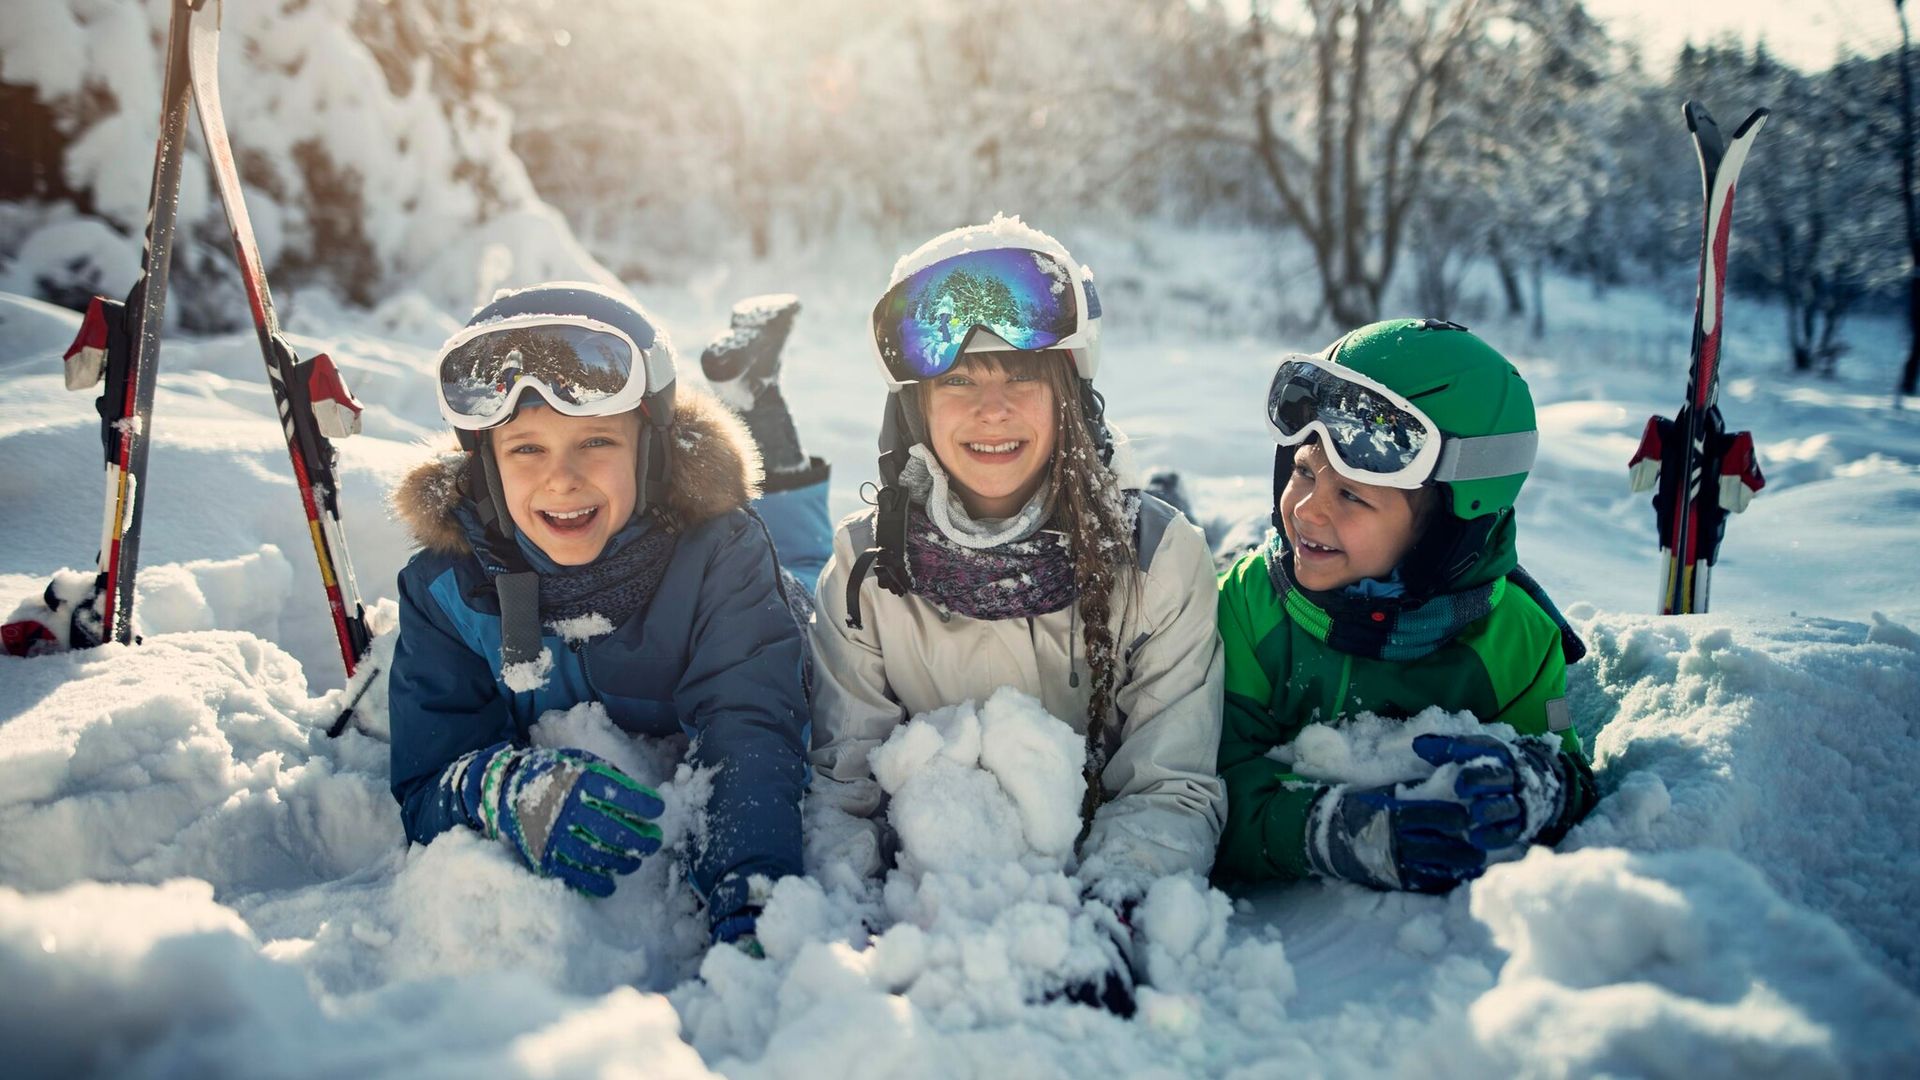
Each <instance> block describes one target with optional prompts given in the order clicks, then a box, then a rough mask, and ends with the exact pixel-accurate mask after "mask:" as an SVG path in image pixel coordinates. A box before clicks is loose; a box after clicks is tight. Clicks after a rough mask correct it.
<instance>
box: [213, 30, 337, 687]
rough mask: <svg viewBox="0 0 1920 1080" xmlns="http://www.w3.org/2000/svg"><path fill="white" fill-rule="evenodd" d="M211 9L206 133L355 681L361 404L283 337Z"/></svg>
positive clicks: (322, 361) (324, 362)
mask: <svg viewBox="0 0 1920 1080" xmlns="http://www.w3.org/2000/svg"><path fill="white" fill-rule="evenodd" d="M206 6H207V7H208V8H210V9H211V10H210V11H202V12H201V13H200V14H199V15H198V16H197V17H195V18H194V19H193V20H192V23H191V34H190V37H191V42H190V45H189V47H188V70H189V73H190V77H191V80H192V84H193V105H194V111H195V112H197V113H199V115H200V131H201V134H202V135H204V136H205V138H206V143H207V153H208V156H209V157H210V158H212V162H213V176H214V184H215V186H216V187H217V188H218V189H219V191H220V202H221V204H222V205H223V206H224V207H225V208H226V211H227V227H228V229H229V230H230V231H231V232H232V234H233V254H234V258H235V259H236V260H237V261H238V262H239V264H240V279H241V281H242V283H244V284H245V286H246V289H247V303H248V306H249V307H251V308H252V309H253V326H254V330H255V331H256V332H257V333H258V334H259V337H260V352H261V354H262V355H263V356H264V357H265V358H266V362H267V382H268V384H269V385H271V386H272V387H273V401H274V404H275V405H276V406H277V407H278V408H279V410H280V427H281V430H282V431H283V433H284V434H285V435H286V439H287V453H288V456H289V457H291V458H292V459H293V478H294V482H295V483H296V484H298V485H299V488H300V502H301V505H302V506H303V507H304V508H305V510H306V513H307V526H308V531H309V532H310V533H311V534H312V537H313V553H314V556H315V558H317V559H318V560H319V563H320V582H321V585H322V586H324V588H325V589H326V594H327V606H328V607H329V608H330V609H331V611H332V614H333V627H334V635H335V637H336V638H337V639H338V640H339V643H340V659H341V662H342V663H344V664H345V665H346V669H347V677H348V678H352V677H353V674H354V670H355V668H357V667H358V666H359V663H360V658H361V657H362V656H364V655H365V654H366V651H367V641H368V634H367V623H366V610H365V608H364V607H363V606H362V604H361V602H360V588H359V585H358V584H357V583H356V582H355V581H354V577H353V565H352V563H351V562H349V561H348V559H347V540H346V534H345V533H344V532H343V531H342V530H341V528H340V504H339V495H340V484H339V480H338V478H337V477H336V476H335V473H334V468H335V466H336V464H337V463H338V461H339V454H338V452H337V451H335V449H334V447H333V443H332V442H331V441H330V440H329V436H332V437H334V438H340V437H344V436H346V435H351V434H353V433H354V432H357V431H359V430H360V403H359V402H357V401H355V400H354V399H353V397H352V395H350V394H348V393H347V389H346V386H345V385H344V384H343V383H342V382H341V381H340V374H339V372H338V371H337V370H336V369H335V367H334V364H333V361H332V360H331V359H329V358H328V357H327V355H326V354H325V353H321V354H319V355H317V356H315V357H314V358H313V359H311V360H307V361H301V360H300V359H299V358H298V357H297V356H296V355H295V354H294V351H293V347H292V346H291V345H290V344H288V342H287V339H286V337H285V336H284V335H282V334H281V332H280V322H279V319H278V318H277V317H275V315H274V312H273V296H272V294H271V293H270V292H269V291H268V290H267V277H266V272H265V270H264V268H263V267H262V266H261V263H260V248H259V245H258V244H257V243H256V242H255V240H254V236H253V222H252V220H251V219H250V218H249V217H248V216H247V204H246V201H245V200H244V199H243V198H242V196H241V192H240V172H239V170H238V169H237V168H236V167H235V165H234V161H233V146H232V144H231V143H230V142H229V141H228V139H227V122H226V117H225V114H224V113H223V112H222V110H221V108H220V62H219V61H220V13H221V6H220V0H207V5H206Z"/></svg>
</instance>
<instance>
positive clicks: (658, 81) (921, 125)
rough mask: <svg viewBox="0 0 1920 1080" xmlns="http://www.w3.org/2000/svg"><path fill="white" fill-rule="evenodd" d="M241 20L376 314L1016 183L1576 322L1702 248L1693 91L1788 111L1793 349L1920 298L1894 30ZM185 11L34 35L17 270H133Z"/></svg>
mask: <svg viewBox="0 0 1920 1080" xmlns="http://www.w3.org/2000/svg"><path fill="white" fill-rule="evenodd" d="M226 19H227V26H226V35H225V36H226V39H227V41H226V45H225V48H226V50H227V52H226V54H225V55H224V56H223V78H224V79H225V80H226V81H227V82H228V83H229V89H228V90H227V95H228V97H229V99H230V101H229V106H228V109H229V114H230V119H229V122H230V125H231V127H232V133H233V137H234V140H235V143H236V145H237V146H238V148H239V154H240V164H241V168H242V173H243V177H244V179H245V181H246V183H247V192H248V199H249V205H250V206H252V207H254V217H255V219H256V223H261V224H262V227H261V232H262V234H263V236H262V243H263V247H264V248H265V249H266V256H267V258H268V260H269V271H270V272H271V273H272V274H273V275H274V281H275V282H276V284H277V285H278V286H280V287H281V288H282V289H283V290H296V289H306V288H312V287H315V286H320V287H324V288H326V289H328V290H330V291H332V292H334V293H335V294H336V295H337V296H338V297H339V298H340V299H341V300H343V301H345V302H348V303H352V304H357V305H363V306H368V307H376V306H378V305H380V304H381V303H383V302H386V301H388V300H390V299H391V298H393V297H394V296H397V295H401V294H404V293H407V292H409V291H418V292H421V293H423V294H424V295H426V296H428V297H429V298H431V299H432V300H434V301H435V302H436V303H438V304H440V305H441V306H443V307H446V308H449V309H452V310H453V311H454V313H456V314H459V313H461V311H460V309H461V308H462V307H463V305H464V303H465V302H466V301H467V300H468V299H469V298H470V297H471V295H472V294H473V292H474V291H475V290H482V291H483V289H484V287H485V286H486V284H487V281H488V279H489V278H488V274H486V273H484V272H483V273H480V274H479V275H478V280H477V281H476V280H475V274H474V273H473V272H472V271H471V269H470V267H471V265H473V264H482V265H484V264H485V263H486V258H487V252H488V248H487V246H486V244H485V239H486V237H487V236H488V235H490V234H491V235H505V234H513V235H524V233H525V232H527V231H528V230H538V229H541V228H547V227H549V226H550V227H551V228H552V229H553V230H554V231H555V232H558V233H565V232H566V231H567V228H568V227H569V226H570V228H571V232H572V234H573V237H577V239H578V241H579V242H580V244H581V245H582V246H583V247H584V252H575V251H574V250H572V247H571V244H572V239H571V238H563V239H561V240H557V241H555V245H556V250H555V251H554V252H553V254H552V255H551V257H549V258H547V259H545V260H544V261H543V265H542V267H541V268H540V269H543V270H547V271H549V272H551V273H562V272H567V271H568V270H569V268H570V267H572V266H573V265H574V264H575V263H582V262H586V263H590V262H592V261H594V260H597V262H598V263H599V264H601V265H604V266H605V267H607V268H608V269H609V270H611V271H612V272H613V273H614V274H615V275H617V276H619V277H620V278H622V279H624V280H627V281H629V282H633V283H636V284H645V283H648V282H654V281H663V280H684V279H685V278H686V277H687V276H689V275H692V274H697V273H699V272H701V271H703V270H704V269H706V268H708V267H711V266H714V265H716V264H725V263H729V262H740V261H744V260H752V259H766V258H773V257H778V256H782V255H792V254H793V253H796V252H808V251H813V250H818V249H822V248H825V247H829V246H832V245H834V244H836V243H839V242H841V241H843V240H845V239H846V238H848V237H859V238H861V239H862V240H863V241H865V242H869V243H875V244H878V245H880V246H882V247H887V246H893V247H898V248H902V249H904V248H905V247H907V246H911V244H912V243H914V242H917V241H918V240H919V239H922V238H924V237H925V236H926V235H929V234H931V233H933V232H936V231H939V230H943V229H946V228H949V227H952V226H953V225H955V224H958V223H962V222H965V221H968V220H973V219H979V218H984V217H986V216H988V215H990V214H991V213H993V212H994V211H996V210H1003V209H1004V210H1010V211H1018V212H1021V213H1024V214H1025V215H1027V216H1028V217H1029V218H1030V219H1032V220H1035V221H1040V222H1044V223H1046V225H1047V226H1048V227H1049V228H1050V229H1052V230H1054V231H1056V232H1068V231H1070V230H1072V229H1074V228H1075V227H1096V226H1097V227H1101V228H1105V229H1113V228H1115V227H1116V226H1119V227H1124V226H1125V225H1127V224H1129V223H1158V224H1165V225H1170V226H1174V227H1177V228H1188V227H1191V228H1208V229H1228V230H1236V231H1246V230H1250V231H1253V232H1254V233H1256V234H1270V235H1271V236H1272V237H1273V242H1274V244H1275V245H1276V246H1279V245H1288V246H1290V249H1293V250H1298V251H1300V252H1302V253H1303V255H1302V257H1303V259H1304V260H1305V262H1306V264H1307V265H1308V266H1310V268H1311V272H1302V273H1298V274H1292V275H1289V276H1288V278H1287V280H1286V281H1285V282H1284V283H1282V282H1279V281H1276V282H1275V283H1274V286H1273V287H1274V288H1275V289H1281V288H1284V289H1286V290H1288V292H1289V295H1288V297H1287V303H1285V304H1279V305H1276V308H1275V311H1276V313H1279V312H1292V313H1297V312H1301V311H1303V310H1304V311H1311V312H1313V313H1314V314H1315V316H1316V317H1321V318H1325V319H1328V320H1330V321H1332V322H1333V323H1336V324H1353V323H1357V322H1361V321H1365V320H1367V319H1370V318H1373V317H1376V316H1378V315H1379V314H1381V313H1382V312H1383V310H1386V308H1387V307H1388V305H1389V304H1390V303H1398V304H1400V305H1402V306H1405V305H1412V306H1414V307H1417V308H1418V309H1419V310H1421V311H1423V312H1425V313H1428V314H1432V315H1448V316H1458V315H1463V314H1465V315H1471V314H1473V310H1471V309H1473V308H1474V307H1475V305H1479V306H1480V307H1485V306H1486V305H1489V304H1496V305H1499V306H1501V307H1502V308H1503V309H1504V312H1505V313H1506V314H1508V315H1520V314H1522V313H1525V314H1527V315H1529V316H1530V317H1532V318H1533V319H1536V320H1539V319H1542V318H1545V317H1547V316H1550V314H1551V313H1550V312H1545V311H1543V310H1542V309H1543V307H1544V296H1543V294H1542V289H1541V281H1542V280H1543V278H1544V277H1545V276H1546V275H1547V274H1550V273H1557V274H1564V275H1569V276H1572V277H1575V278H1578V279H1582V280H1586V281H1590V282H1591V283H1592V284H1593V285H1594V286H1595V287H1596V288H1601V289H1604V288H1608V287H1612V286H1615V285H1620V284H1631V283H1660V284H1664V285H1667V286H1672V285H1674V284H1675V283H1678V284H1679V285H1680V287H1682V288H1684V284H1685V282H1686V281H1688V280H1689V279H1690V278H1691V276H1692V274H1693V269H1694V266H1695V264H1696V262H1697V259H1698V248H1699V230H1700V223H1699V215H1700V191H1699V179H1698V173H1697V171H1696V169H1695V166H1694V163H1693V161H1692V159H1691V153H1690V151H1689V149H1688V144H1687V141H1686V134H1685V129H1684V127H1683V125H1682V124H1681V121H1680V115H1679V105H1680V102H1682V101H1683V100H1685V99H1688V98H1697V99H1699V100H1701V101H1703V102H1704V103H1706V104H1707V105H1708V106H1709V107H1710V108H1713V109H1715V110H1717V114H1716V115H1717V118H1718V119H1719V121H1720V122H1721V123H1722V125H1724V126H1725V127H1727V128H1731V127H1732V126H1734V125H1735V124H1737V123H1738V122H1739V120H1740V119H1741V118H1742V117H1743V116H1744V115H1745V113H1746V111H1747V110H1748V109H1749V108H1752V107H1755V106H1758V105H1767V106H1770V107H1771V108H1772V109H1773V117H1772V119H1771V120H1770V122H1769V124H1768V127H1767V128H1766V129H1765V131H1764V133H1763V134H1762V136H1761V139H1760V142H1759V144H1758V146H1757V148H1756V150H1755V153H1754V157H1753V159H1752V163H1751V165H1750V167H1749V169H1748V171H1747V172H1746V174H1745V175H1744V177H1743V183H1742V195H1741V197H1740V199H1739V201H1738V207H1737V214H1738V217H1737V226H1736V231H1735V232H1736V241H1735V246H1734V258H1733V264H1732V269H1731V273H1732V275H1733V282H1732V284H1733V287H1734V288H1736V289H1739V290H1745V291H1749V292H1752V293H1761V294H1765V295H1768V296H1771V297H1775V298H1777V299H1778V300H1779V302H1780V303H1781V305H1782V307H1783V309H1784V310H1785V312H1786V326H1784V327H1783V328H1782V332H1783V334H1784V335H1785V337H1786V339H1787V343H1788V345H1789V348H1790V355H1791V356H1792V357H1793V362H1794V364H1795V366H1796V367H1797V368H1801V369H1805V370H1812V371H1831V370H1833V368H1834V366H1835V365H1836V364H1838V363H1841V362H1843V361H1842V358H1843V356H1844V354H1845V352H1846V350H1847V340H1846V334H1845V321H1846V319H1847V317H1848V316H1849V315H1852V314H1855V313H1858V312H1862V311H1868V310H1876V309H1878V310H1897V309H1898V308H1899V306H1900V305H1901V304H1902V302H1903V301H1905V300H1907V299H1908V298H1909V295H1910V274H1909V270H1910V266H1911V259H1910V245H1909V235H1910V232H1911V230H1910V222H1911V220H1912V215H1911V213H1910V208H1909V206H1908V205H1907V202H1908V200H1909V199H1910V196H1909V195H1908V194H1907V192H1906V190H1905V188H1904V187H1903V174H1902V155H1903V154H1911V149H1910V144H1911V131H1910V127H1911V125H1903V124H1902V119H1903V111H1902V101H1903V97H1902V94H1903V87H1902V80H1901V59H1902V57H1901V54H1900V52H1899V51H1897V50H1896V51H1893V52H1889V53H1887V54H1885V55H1881V56H1871V57H1864V56H1863V57H1845V58H1842V59H1841V60H1840V61H1839V62H1837V63H1836V64H1834V65H1833V66H1831V67H1829V68H1828V69H1826V70H1824V71H1817V72H1806V71H1801V70H1798V69H1796V68H1794V67H1792V66H1790V65H1788V64H1786V63H1784V62H1781V61H1779V60H1778V59H1776V58H1775V57H1773V56H1772V55H1771V54H1770V53H1768V52H1767V50H1766V49H1765V47H1764V45H1763V46H1759V47H1754V48H1748V47H1743V46H1741V45H1739V44H1737V43H1733V42H1727V43H1722V44H1717V45H1712V46H1708V47H1702V48H1689V49H1687V50H1686V51H1684V52H1683V53H1682V54H1681V55H1680V56H1679V57H1678V59H1677V61H1675V62H1674V63H1673V64H1672V65H1671V66H1670V67H1664V66H1663V67H1662V68H1660V69H1656V68H1654V67H1652V66H1649V64H1648V63H1647V62H1646V61H1645V60H1643V58H1641V57H1640V56H1638V55H1637V54H1636V53H1635V52H1634V51H1633V50H1632V49H1631V48H1630V47H1628V46H1627V45H1625V44H1623V43H1621V42H1619V41H1616V40H1614V39H1612V38H1610V37H1609V36H1608V34H1607V33H1606V31H1605V30H1604V28H1603V27H1602V26H1600V25H1599V24H1598V23H1596V22H1595V21H1594V20H1593V19H1592V18H1590V17H1589V16H1588V14H1587V12H1586V11H1585V9H1584V8H1583V7H1582V5H1581V4H1580V3H1579V0H1431V2H1419V0H1302V2H1294V3H1269V2H1264V0H1257V2H1253V3H1235V4H1223V3H1219V2H1210V3H1202V2H1191V0H1062V2H1058V3H1051V4H1044V5H1042V4H1032V3H1021V2H1017V0H978V2H974V3H967V4H913V5H903V4H898V3H892V2H885V0H815V2H809V3H806V4H776V3H771V2H768V0H712V2H710V3H702V4H698V5H694V4H665V3H643V2H635V0H566V2H558V0H536V2H529V3H505V2H502V0H277V2H275V3H259V4H252V5H230V6H229V8H228V11H227V13H226ZM164 32H165V9H164V5H160V4H152V3H147V4H142V3H139V2H137V0H75V2H74V3H72V4H69V5H65V6H60V5H48V6H46V7H36V8H35V9H34V10H33V11H32V12H31V13H30V14H27V15H25V17H23V18H21V19H18V20H10V26H9V27H8V28H6V29H0V287H4V288H10V289H13V290H14V291H22V292H29V293H32V294H35V295H39V296H41V297H43V298H47V299H52V300H55V301H58V302H64V303H68V304H77V303H79V302H83V301H84V298H85V296H86V295H88V294H90V293H91V292H93V291H96V290H105V291H112V286H113V285H114V284H115V283H116V282H117V281H119V280H122V279H124V280H126V281H130V280H131V276H132V272H133V269H134V268H136V267H137V265H138V251H139V235H140V229H141V227H142V225H143V223H144V193H145V177H146V172H147V168H148V167H149V160H150V147H151V144H152V138H153V134H152V133H153V132H154V131H155V130H156V129H157V104H156V102H157V87H158V79H159V71H158V67H159V59H158V57H159V52H160V43H161V41H162V40H163V39H164ZM143 48H144V50H145V52H144V53H143V51H142V50H143ZM143 64H144V65H145V66H146V67H145V68H144V69H142V65H143ZM132 69H141V70H138V71H135V70H132ZM315 86H318V87H319V88H320V89H318V90H316V89H314V88H313V87H315ZM295 87H298V88H299V89H298V90H297V91H293V90H290V88H295ZM1908 93H1909V100H1910V90H1909V92H1908ZM236 102H237V103H236ZM1905 115H1906V116H1908V117H1910V116H1911V106H1910V104H1909V107H1908V109H1907V112H1906V114H1905ZM190 172H191V170H190ZM128 176H131V177H132V178H133V179H132V180H129V179H128ZM1905 186H1906V187H1910V186H1911V181H1910V179H1908V180H1907V181H1906V185H1905ZM183 203H184V206H183V222H184V223H185V225H186V228H184V229H183V234H184V235H185V237H186V238H187V239H186V243H185V245H184V247H183V251H184V252H185V254H184V255H183V256H182V257H181V258H180V259H179V261H178V262H177V263H176V268H175V274H176V280H178V281H181V282H182V283H183V285H182V287H181V288H180V290H179V294H180V295H183V296H187V297H192V298H194V299H188V300H186V301H185V302H183V303H182V305H181V307H180V311H179V313H178V316H177V317H178V318H179V319H180V320H181V321H182V322H183V324H184V325H185V326H187V327H188V328H190V329H197V330H215V329H222V328H227V327H231V326H235V325H239V324H240V323H241V322H243V321H244V319H245V310H246V309H245V306H244V304H235V303H233V302H232V300H233V294H235V293H236V292H237V286H235V285H234V284H233V282H232V278H231V274H230V267H229V266H228V264H227V263H226V261H225V260H226V256H225V253H224V243H225V238H224V230H223V226H222V225H221V223H220V219H219V208H218V206H217V200H211V199H209V198H207V197H206V191H205V185H204V183H202V184H199V185H198V186H197V189H195V186H194V185H191V184H190V189H189V190H188V191H187V192H186V193H185V194H184V195H183ZM262 206H265V207H266V208H267V209H266V210H265V211H264V212H263V210H262V209H261V207H262ZM549 206H550V207H552V208H555V209H557V210H558V212H559V216H563V217H564V219H565V223H564V224H561V223H560V222H559V220H558V217H556V216H554V215H552V214H551V212H550V211H548V210H547V207H549ZM589 252H590V253H591V256H592V258H591V259H587V258H585V253H589ZM533 269H534V268H531V267H521V268H517V269H513V270H507V269H501V268H495V272H494V274H493V276H494V277H499V276H501V275H503V274H518V275H519V276H526V274H527V273H531V272H533ZM450 278H453V279H458V280H457V281H456V282H455V283H454V284H449V283H448V280H449V279H450ZM1469 281H1486V282H1491V283H1492V285H1491V287H1490V288H1486V289H1482V288H1475V289H1471V290H1470V289H1468V288H1467V283H1468V282H1469ZM196 286H198V287H196ZM1206 287H1207V283H1205V282H1196V283H1195V288H1196V289H1200V290H1204V289H1205V288H1206ZM1390 290H1391V291H1392V295H1391V298H1390V296H1389V293H1390ZM1280 317H1282V316H1281V315H1279V314H1276V316H1275V318H1276V319H1278V318H1280ZM1277 328H1278V327H1276V329H1277ZM1255 329H1258V328H1255Z"/></svg>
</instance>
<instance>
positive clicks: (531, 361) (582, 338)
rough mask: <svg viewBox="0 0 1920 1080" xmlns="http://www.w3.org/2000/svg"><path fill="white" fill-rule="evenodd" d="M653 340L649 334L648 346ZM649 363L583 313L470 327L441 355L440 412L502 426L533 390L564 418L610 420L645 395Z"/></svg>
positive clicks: (636, 347) (459, 422)
mask: <svg viewBox="0 0 1920 1080" xmlns="http://www.w3.org/2000/svg"><path fill="white" fill-rule="evenodd" d="M649 329H651V327H649ZM654 342H655V338H654V336H653V335H649V336H648V340H647V343H646V344H647V346H649V347H650V346H652V345H653V344H654ZM661 362H667V363H670V362H671V361H670V360H665V359H664V358H663V360H662V361H661ZM654 363H655V362H654V358H653V357H651V356H650V355H649V353H648V349H647V348H643V347H642V346H641V345H640V344H638V343H636V342H635V341H634V340H633V338H632V337H630V336H628V334H627V333H626V332H625V331H623V330H621V329H619V328H618V327H615V326H610V325H608V324H607V323H603V322H600V321H598V320H595V319H589V318H584V317H582V316H577V315H519V316H515V317H513V318H508V319H501V320H498V321H496V322H490V323H483V324H481V325H479V326H470V327H468V328H466V329H465V330H462V331H460V332H459V333H457V334H455V335H454V336H453V337H452V338H450V339H449V340H448V341H447V343H446V345H445V346H444V347H443V348H442V349H441V351H440V381H439V387H440V415H441V416H443V417H445V418H446V420H447V422H448V423H449V424H452V425H453V426H454V427H456V428H460V429H462V430H466V431H480V430H483V429H486V428H490V427H493V426H495V425H497V424H502V423H505V422H506V421H507V419H508V418H509V417H511V416H512V415H513V410H514V408H515V407H516V406H518V405H519V403H520V398H521V395H522V394H524V393H525V392H526V391H527V390H528V388H532V389H534V390H536V391H537V392H538V393H539V394H540V396H541V397H542V398H544V399H545V400H546V403H547V404H548V405H550V406H552V408H553V409H554V411H556V412H560V413H564V414H565V415H567V416H614V415H617V414H619V413H623V412H626V411H628V410H630V409H633V408H635V407H637V406H638V405H639V404H640V402H641V400H642V399H643V398H645V397H646V395H647V392H648V390H649V389H650V387H649V382H650V381H652V380H650V379H649V368H650V367H653V366H654Z"/></svg>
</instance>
